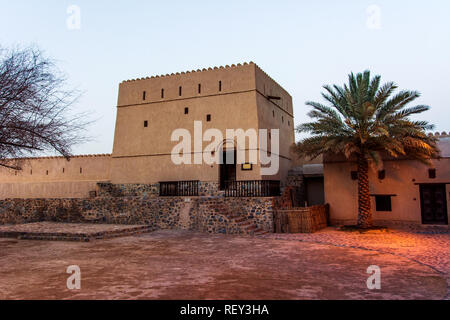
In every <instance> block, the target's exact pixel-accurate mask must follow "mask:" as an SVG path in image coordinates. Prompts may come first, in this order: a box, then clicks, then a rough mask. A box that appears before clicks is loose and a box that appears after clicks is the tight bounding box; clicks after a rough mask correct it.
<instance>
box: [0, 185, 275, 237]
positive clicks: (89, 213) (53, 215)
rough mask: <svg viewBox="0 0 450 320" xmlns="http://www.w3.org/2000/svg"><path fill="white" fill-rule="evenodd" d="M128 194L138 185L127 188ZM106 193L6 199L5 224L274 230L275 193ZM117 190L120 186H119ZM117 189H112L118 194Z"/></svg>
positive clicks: (0, 214)
mask: <svg viewBox="0 0 450 320" xmlns="http://www.w3.org/2000/svg"><path fill="white" fill-rule="evenodd" d="M118 190H122V192H123V193H124V194H126V193H133V192H135V191H136V189H133V188H130V189H121V188H119V189H118ZM139 190H140V191H142V192H148V193H150V194H151V195H147V196H115V197H114V196H109V197H106V196H105V195H106V194H108V193H107V192H106V193H104V194H102V195H103V196H100V197H96V198H84V199H7V200H3V201H0V225H1V224H18V223H30V222H38V221H54V222H73V223H106V224H129V225H132V224H133V225H136V224H138V225H149V226H152V227H154V228H156V229H187V230H199V231H203V232H210V233H227V234H253V233H255V232H256V231H265V232H272V230H273V222H272V221H273V216H272V202H273V198H222V197H192V198H183V197H156V196H154V194H153V193H152V192H153V189H152V188H150V189H148V190H147V189H139ZM116 191H117V190H116ZM116 191H114V190H113V191H111V192H112V194H114V195H117V193H115V192H116Z"/></svg>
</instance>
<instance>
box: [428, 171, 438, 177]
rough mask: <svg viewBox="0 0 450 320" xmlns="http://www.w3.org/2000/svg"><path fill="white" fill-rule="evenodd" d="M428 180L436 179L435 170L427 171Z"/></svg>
mask: <svg viewBox="0 0 450 320" xmlns="http://www.w3.org/2000/svg"><path fill="white" fill-rule="evenodd" d="M428 178H430V179H436V169H429V170H428Z"/></svg>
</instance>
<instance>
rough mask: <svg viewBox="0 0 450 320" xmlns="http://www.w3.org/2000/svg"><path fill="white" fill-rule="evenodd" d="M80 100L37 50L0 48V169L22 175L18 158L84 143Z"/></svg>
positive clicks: (67, 151)
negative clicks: (77, 109)
mask: <svg viewBox="0 0 450 320" xmlns="http://www.w3.org/2000/svg"><path fill="white" fill-rule="evenodd" d="M78 97H79V93H78V92H77V91H76V90H72V89H68V86H67V81H66V78H65V76H64V75H62V74H61V73H60V72H59V71H58V69H57V68H56V66H55V64H54V63H53V62H52V61H51V60H49V59H48V58H45V57H44V56H43V54H42V53H41V52H40V51H39V50H38V49H36V48H26V49H9V50H8V49H2V48H0V166H3V167H7V168H11V169H15V170H20V169H21V168H20V161H18V159H19V158H23V157H30V156H35V155H38V154H44V153H48V152H53V153H54V152H56V153H58V154H60V155H62V156H64V157H66V158H67V159H68V160H69V159H70V155H71V148H72V146H74V145H75V144H78V143H81V142H84V141H86V140H87V136H85V129H86V126H87V125H88V121H87V120H86V119H87V117H86V116H87V115H86V114H85V113H78V114H72V113H71V107H72V106H73V105H74V103H75V101H76V100H77V98H78Z"/></svg>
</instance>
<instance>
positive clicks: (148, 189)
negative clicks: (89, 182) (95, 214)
mask: <svg viewBox="0 0 450 320" xmlns="http://www.w3.org/2000/svg"><path fill="white" fill-rule="evenodd" d="M198 189H199V190H198V195H199V196H201V197H208V196H217V195H219V194H220V191H219V183H218V182H212V181H211V182H209V181H200V182H199V188H198ZM96 190H97V196H99V197H113V198H117V197H158V196H159V183H156V184H112V183H105V182H100V183H98V184H97V188H96Z"/></svg>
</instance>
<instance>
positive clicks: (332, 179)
mask: <svg viewBox="0 0 450 320" xmlns="http://www.w3.org/2000/svg"><path fill="white" fill-rule="evenodd" d="M436 135H437V136H438V137H439V142H438V146H439V148H440V150H441V157H442V158H441V159H434V160H432V162H433V166H432V167H428V166H426V165H424V164H422V163H420V162H418V161H415V160H409V159H393V158H388V157H386V158H385V159H384V160H383V161H384V169H383V170H382V171H379V172H375V171H373V170H370V171H369V182H370V193H371V199H372V213H373V218H374V222H375V223H376V224H378V225H396V224H399V225H402V224H407V225H445V226H448V208H449V207H450V136H448V135H447V134H446V133H443V134H436ZM356 170H357V164H356V162H354V161H347V160H346V159H345V158H344V157H343V156H342V157H338V156H329V155H328V156H326V157H324V177H325V201H326V203H328V204H329V205H330V217H331V222H332V223H333V224H336V225H341V224H342V225H351V224H355V223H356V219H357V213H358V196H357V195H358V181H357V176H356Z"/></svg>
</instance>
